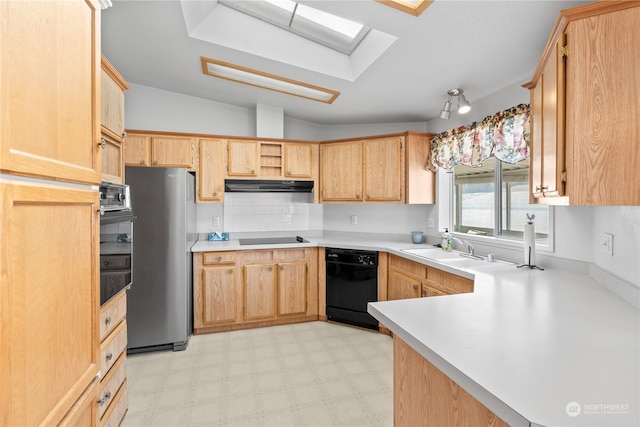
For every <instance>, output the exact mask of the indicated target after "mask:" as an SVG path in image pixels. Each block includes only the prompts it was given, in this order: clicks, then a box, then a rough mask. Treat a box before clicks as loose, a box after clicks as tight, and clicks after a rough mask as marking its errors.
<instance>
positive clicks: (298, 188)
mask: <svg viewBox="0 0 640 427" xmlns="http://www.w3.org/2000/svg"><path fill="white" fill-rule="evenodd" d="M224 191H225V192H227V193H311V192H312V191H313V181H281V180H264V179H225V180H224Z"/></svg>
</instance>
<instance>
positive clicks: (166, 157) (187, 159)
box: [151, 136, 193, 169]
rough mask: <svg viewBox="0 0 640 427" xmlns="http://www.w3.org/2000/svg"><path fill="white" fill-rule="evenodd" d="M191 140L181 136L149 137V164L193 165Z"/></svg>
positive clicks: (165, 165)
mask: <svg viewBox="0 0 640 427" xmlns="http://www.w3.org/2000/svg"><path fill="white" fill-rule="evenodd" d="M192 150H193V140H192V139H191V138H187V137H181V136H173V137H172V136H153V137H151V166H160V167H170V168H187V169H191V168H192V167H193V153H192Z"/></svg>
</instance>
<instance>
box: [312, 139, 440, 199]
mask: <svg viewBox="0 0 640 427" xmlns="http://www.w3.org/2000/svg"><path fill="white" fill-rule="evenodd" d="M429 136H430V134H424V133H417V132H405V133H403V134H399V135H386V136H384V135H382V136H375V137H370V138H366V139H358V140H344V141H331V142H325V143H322V144H320V158H321V159H320V161H321V167H320V186H321V197H320V201H321V202H323V203H326V202H329V203H330V202H365V203H367V202H375V203H423V204H427V203H428V204H431V203H435V174H434V173H433V172H430V171H427V170H426V169H425V168H424V166H425V163H426V160H427V158H428V156H429V151H430V150H429V146H430V142H429Z"/></svg>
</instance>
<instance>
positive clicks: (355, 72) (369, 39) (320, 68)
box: [181, 0, 397, 81]
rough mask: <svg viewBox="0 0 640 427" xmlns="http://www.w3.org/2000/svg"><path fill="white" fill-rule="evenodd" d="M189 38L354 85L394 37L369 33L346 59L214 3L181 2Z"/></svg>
mask: <svg viewBox="0 0 640 427" xmlns="http://www.w3.org/2000/svg"><path fill="white" fill-rule="evenodd" d="M181 6H182V13H183V17H184V21H185V24H186V27H187V32H188V34H189V36H190V37H192V38H195V39H199V40H202V41H206V42H209V43H212V44H216V45H220V46H224V47H227V48H231V49H235V50H238V51H242V52H246V53H250V54H252V55H256V56H260V57H264V58H267V59H270V60H273V61H278V62H281V63H285V64H289V65H292V66H295V67H299V68H304V69H307V70H311V71H314V72H318V73H322V74H325V75H328V76H332V77H336V78H340V79H343V80H347V81H355V80H356V79H357V78H358V77H359V76H360V75H361V74H362V73H363V72H364V71H366V70H367V68H369V66H371V64H373V63H374V62H375V61H376V60H377V59H378V58H379V57H380V56H381V55H382V54H383V53H384V52H385V51H386V50H387V49H388V48H389V47H390V46H391V45H392V44H393V43H394V42H395V41H396V40H397V37H395V36H392V35H390V34H386V33H384V32H382V31H378V30H376V29H373V28H372V29H371V30H370V31H369V34H367V36H366V37H365V38H364V40H362V42H361V43H360V44H359V45H358V47H357V48H356V49H355V51H354V52H353V53H352V54H351V55H350V56H349V55H345V54H343V53H340V52H337V51H335V50H333V49H330V48H328V47H325V46H322V45H319V44H318V43H315V42H312V41H310V40H307V39H305V38H303V37H300V36H297V35H295V34H292V33H290V32H288V31H286V30H283V29H281V28H278V27H276V26H274V25H271V24H268V23H266V22H263V21H261V20H259V19H257V18H254V17H251V16H248V15H246V14H244V13H242V12H239V11H236V10H234V9H231V8H229V7H226V6H224V5H222V4H218V2H217V1H216V0H210V1H204V2H194V1H188V0H183V1H181Z"/></svg>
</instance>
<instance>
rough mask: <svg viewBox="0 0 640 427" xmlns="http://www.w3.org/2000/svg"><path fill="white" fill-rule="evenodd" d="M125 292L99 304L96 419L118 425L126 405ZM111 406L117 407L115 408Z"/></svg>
mask: <svg viewBox="0 0 640 427" xmlns="http://www.w3.org/2000/svg"><path fill="white" fill-rule="evenodd" d="M126 317H127V294H126V291H122V292H120V293H119V294H118V295H116V296H115V297H113V298H112V299H111V300H110V301H108V302H107V303H105V304H104V305H103V306H102V307H100V341H101V344H100V346H101V363H102V367H101V370H100V374H101V375H100V384H99V386H98V399H97V401H96V405H97V415H96V422H97V425H99V426H104V425H115V426H118V425H120V422H121V421H122V417H123V416H124V414H125V412H126V411H127V408H128V400H127V395H126V394H127V392H126V380H127V361H126V360H127V353H126V351H125V350H126V345H127V333H126V331H127V329H126V325H127V321H126ZM114 408H118V409H117V410H114Z"/></svg>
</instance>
